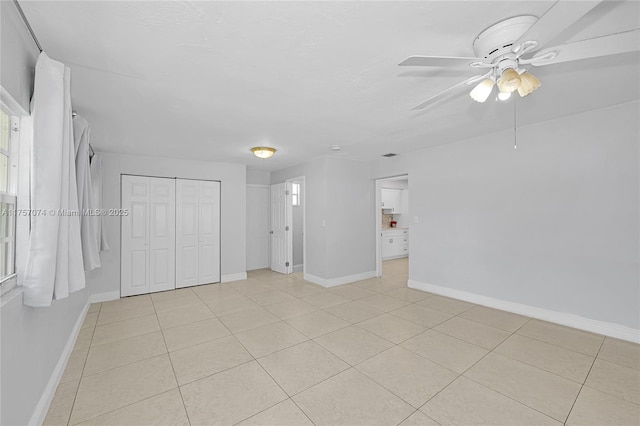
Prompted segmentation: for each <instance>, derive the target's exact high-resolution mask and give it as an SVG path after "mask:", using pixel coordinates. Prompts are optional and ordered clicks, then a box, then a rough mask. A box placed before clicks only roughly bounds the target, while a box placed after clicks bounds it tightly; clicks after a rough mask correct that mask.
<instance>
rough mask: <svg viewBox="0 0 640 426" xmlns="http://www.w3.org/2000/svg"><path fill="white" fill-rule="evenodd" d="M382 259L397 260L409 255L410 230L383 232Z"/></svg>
mask: <svg viewBox="0 0 640 426" xmlns="http://www.w3.org/2000/svg"><path fill="white" fill-rule="evenodd" d="M381 238H382V241H381V242H382V244H381V247H382V259H383V260H387V259H397V258H400V257H406V256H408V255H409V230H408V229H394V230H388V231H382V236H381Z"/></svg>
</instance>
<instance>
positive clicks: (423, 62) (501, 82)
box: [399, 0, 640, 110]
mask: <svg viewBox="0 0 640 426" xmlns="http://www.w3.org/2000/svg"><path fill="white" fill-rule="evenodd" d="M599 3H600V1H564V0H559V1H557V2H556V3H555V4H554V5H553V6H552V7H551V9H549V10H548V11H547V12H546V13H545V14H544V15H543V16H542V17H541V18H537V17H535V16H532V15H522V16H516V17H513V18H509V19H505V20H503V21H500V22H498V23H496V24H494V25H492V26H490V27H489V28H487V29H485V30H484V31H482V32H481V33H480V34H478V36H477V37H476V38H475V40H474V41H473V52H474V54H475V55H476V56H475V57H452V56H411V57H409V58H407V59H405V60H404V61H403V62H401V63H400V64H399V65H400V66H427V67H429V66H432V67H471V68H477V69H481V70H483V71H484V72H483V73H481V74H478V75H476V76H473V77H471V78H468V79H467V80H465V81H462V82H460V83H458V84H456V85H454V86H452V87H450V88H448V89H446V90H444V91H442V92H440V93H438V94H437V95H434V96H432V97H430V98H429V99H427V100H426V101H424V102H422V103H421V104H420V105H417V106H415V107H413V108H412V109H413V110H417V109H423V108H426V107H427V106H429V105H431V104H433V103H434V102H436V101H437V100H439V99H440V98H442V97H443V96H444V95H446V94H448V93H449V92H452V91H455V90H460V89H461V88H464V87H466V86H470V85H472V84H474V83H478V84H477V85H476V86H475V87H474V88H473V90H471V92H470V93H469V95H470V96H471V98H472V99H473V100H475V101H477V102H485V101H486V100H487V99H488V98H489V95H491V92H492V91H493V87H494V85H496V84H497V86H498V99H500V100H506V99H508V98H509V97H510V96H511V94H512V93H513V92H515V91H517V92H518V94H519V95H520V96H527V95H529V94H531V93H532V92H534V91H535V90H537V89H538V88H539V87H540V85H541V83H540V81H539V80H538V79H537V78H536V77H535V76H533V74H531V73H530V72H529V71H528V67H529V66H543V65H550V64H558V63H562V62H569V61H577V60H580V59H587V58H595V57H598V56H607V55H614V54H618V53H625V52H633V51H638V50H640V42H639V40H640V38H639V37H640V29H634V30H631V31H625V32H620V33H615V34H609V35H606V36H602V37H596V38H592V39H587V40H581V41H576V42H573V43H566V44H561V45H558V46H554V47H549V48H546V49H544V50H540V49H542V48H543V47H545V45H546V44H547V43H548V42H550V41H551V40H552V39H553V38H554V37H556V36H557V35H558V34H560V33H561V32H562V31H564V30H565V29H566V28H567V27H569V26H570V25H571V24H573V23H574V22H576V21H577V20H578V19H580V18H581V17H582V16H584V15H585V14H586V13H587V12H589V11H590V10H591V9H593V8H594V7H595V6H596V5H598V4H599Z"/></svg>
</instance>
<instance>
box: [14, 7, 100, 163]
mask: <svg viewBox="0 0 640 426" xmlns="http://www.w3.org/2000/svg"><path fill="white" fill-rule="evenodd" d="M13 4H15V5H16V8H17V9H18V13H19V14H20V16H21V17H22V21H24V25H25V26H26V27H27V30H29V34H31V38H32V39H33V42H34V43H35V44H36V46H37V47H38V50H39V51H40V52H42V46H41V45H40V42H39V41H38V37H36V33H34V32H33V28H31V24H29V21H28V20H27V17H26V16H25V14H24V11H23V10H22V7H21V6H20V3H18V0H13ZM72 115H73V116H74V117H75V116H76V115H78V113H77V112H75V111H73V113H72ZM94 155H95V151H94V150H93V147H92V146H91V143H89V156H90V157H93V156H94Z"/></svg>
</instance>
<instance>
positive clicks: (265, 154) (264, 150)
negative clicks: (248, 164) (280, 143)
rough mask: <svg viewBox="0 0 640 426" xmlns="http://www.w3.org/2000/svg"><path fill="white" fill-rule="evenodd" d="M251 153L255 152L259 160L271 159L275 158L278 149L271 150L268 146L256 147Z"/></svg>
mask: <svg viewBox="0 0 640 426" xmlns="http://www.w3.org/2000/svg"><path fill="white" fill-rule="evenodd" d="M251 152H253V155H255V156H256V157H258V158H262V159H265V158H271V157H272V156H273V154H275V153H276V149H275V148H270V147H268V146H256V147H254V148H251Z"/></svg>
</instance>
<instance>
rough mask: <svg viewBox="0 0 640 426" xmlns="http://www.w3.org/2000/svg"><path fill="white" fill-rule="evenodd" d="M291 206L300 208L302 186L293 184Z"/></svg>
mask: <svg viewBox="0 0 640 426" xmlns="http://www.w3.org/2000/svg"><path fill="white" fill-rule="evenodd" d="M291 204H293V206H294V207H300V184H299V183H293V184H291Z"/></svg>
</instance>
